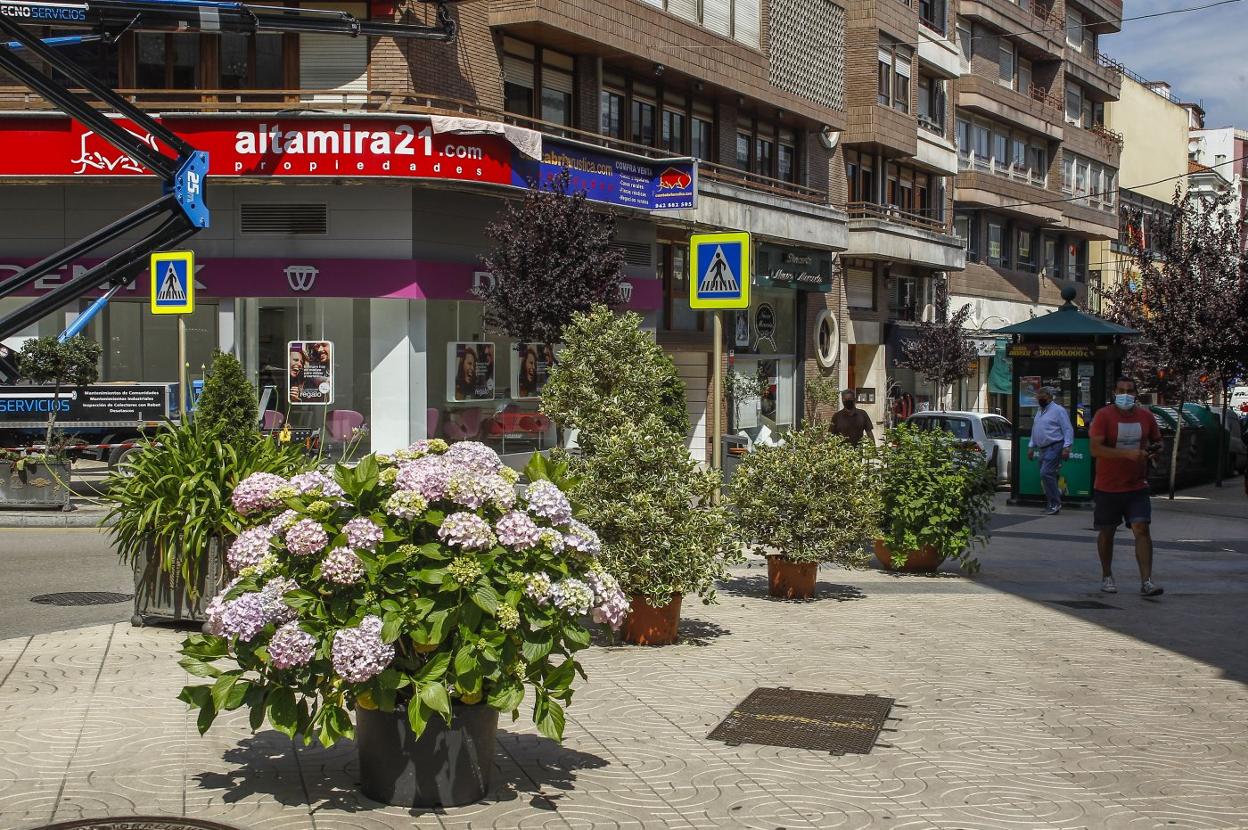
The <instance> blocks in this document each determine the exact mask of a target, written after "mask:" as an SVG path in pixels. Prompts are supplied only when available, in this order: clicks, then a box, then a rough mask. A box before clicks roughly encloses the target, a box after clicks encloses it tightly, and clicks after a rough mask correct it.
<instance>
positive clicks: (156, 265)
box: [152, 251, 195, 314]
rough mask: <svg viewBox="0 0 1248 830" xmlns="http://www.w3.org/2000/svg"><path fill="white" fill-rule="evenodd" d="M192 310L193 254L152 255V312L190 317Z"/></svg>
mask: <svg viewBox="0 0 1248 830" xmlns="http://www.w3.org/2000/svg"><path fill="white" fill-rule="evenodd" d="M194 310H195V252H194V251H160V252H158V253H155V254H152V313H153V314H190V313H191V312H193V311H194Z"/></svg>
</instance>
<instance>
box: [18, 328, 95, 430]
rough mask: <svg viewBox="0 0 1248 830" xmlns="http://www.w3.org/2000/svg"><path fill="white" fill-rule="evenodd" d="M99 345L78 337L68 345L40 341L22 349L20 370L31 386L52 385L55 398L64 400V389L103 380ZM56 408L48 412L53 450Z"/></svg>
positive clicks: (44, 340)
mask: <svg viewBox="0 0 1248 830" xmlns="http://www.w3.org/2000/svg"><path fill="white" fill-rule="evenodd" d="M101 351H103V349H102V348H101V346H100V344H99V343H96V342H95V341H94V340H92V339H90V338H89V337H84V336H83V335H81V334H80V335H77V336H75V337H71V338H69V339H68V340H66V341H65V342H64V343H62V342H60V341H58V340H57V339H56V338H55V337H36V338H34V339H32V340H27V341H26V342H25V343H24V344H23V345H22V350H21V352H20V353H19V355H18V366H19V367H20V370H21V373H22V377H24V378H26V379H27V380H29V381H30V382H31V383H50V384H52V385H53V394H55V395H56V396H57V397H59V396H60V392H61V387H63V386H73V387H80V386H86V385H87V384H90V383H95V382H96V380H98V379H99V377H100V369H99V365H100V352H101ZM56 413H57V409H56V407H52V409H51V410H50V411H49V412H48V431H47V435H46V436H45V439H44V444H45V446H47V447H49V448H51V446H52V432H53V430H54V429H55V427H56Z"/></svg>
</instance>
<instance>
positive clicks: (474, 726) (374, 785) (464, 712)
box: [355, 703, 498, 807]
mask: <svg viewBox="0 0 1248 830" xmlns="http://www.w3.org/2000/svg"><path fill="white" fill-rule="evenodd" d="M497 731H498V710H497V709H495V708H493V707H492V706H487V705H485V704H483V703H479V704H476V705H474V706H464V705H459V704H457V705H456V706H455V708H454V716H453V718H452V722H451V725H450V726H447V725H446V722H445V721H444V720H442V717H441V716H440V715H435V716H434V717H431V718H430V719H429V723H428V725H427V726H426V727H425V731H424V733H422V734H421V736H420V737H419V738H417V737H415V736H414V735H413V734H412V730H411V727H410V726H408V725H407V712H405V711H403V710H398V711H395V712H382V711H380V710H377V709H362V708H361V709H356V710H355V745H356V748H357V749H358V750H359V753H360V789H361V790H363V791H364V795H366V796H368V797H369V798H371V799H373V800H374V801H381V802H383V803H385V804H395V805H398V806H400V807H455V806H458V805H460V804H471V803H472V802H474V801H480V800H481V799H482V798H484V797H485V794H486V793H488V792H489V790H490V776H491V775H492V774H493V772H494V741H495V734H496V733H497Z"/></svg>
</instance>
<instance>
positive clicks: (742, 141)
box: [735, 130, 750, 172]
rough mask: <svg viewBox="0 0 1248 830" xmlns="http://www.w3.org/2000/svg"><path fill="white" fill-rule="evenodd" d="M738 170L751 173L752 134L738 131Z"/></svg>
mask: <svg viewBox="0 0 1248 830" xmlns="http://www.w3.org/2000/svg"><path fill="white" fill-rule="evenodd" d="M735 161H736V164H737V169H739V170H745V171H746V172H749V169H750V134H749V133H743V132H741V131H739V130H738V131H737V157H736V159H735Z"/></svg>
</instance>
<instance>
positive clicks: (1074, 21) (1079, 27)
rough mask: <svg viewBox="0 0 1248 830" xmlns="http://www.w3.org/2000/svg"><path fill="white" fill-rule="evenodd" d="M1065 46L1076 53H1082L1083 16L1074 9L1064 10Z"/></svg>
mask: <svg viewBox="0 0 1248 830" xmlns="http://www.w3.org/2000/svg"><path fill="white" fill-rule="evenodd" d="M1066 45H1067V46H1069V47H1070V48H1071V49H1074V50H1075V51H1076V52H1082V51H1083V15H1081V14H1079V12H1078V11H1077V10H1076V9H1072V8H1069V7H1067V9H1066Z"/></svg>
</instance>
